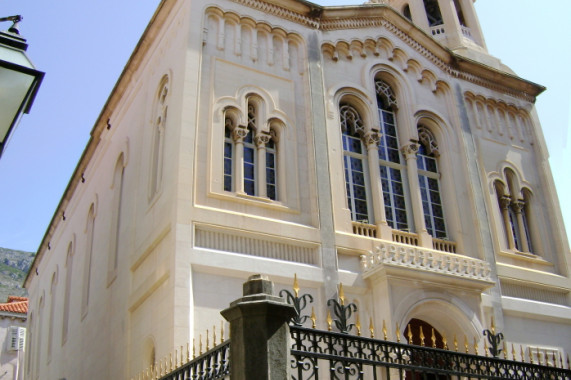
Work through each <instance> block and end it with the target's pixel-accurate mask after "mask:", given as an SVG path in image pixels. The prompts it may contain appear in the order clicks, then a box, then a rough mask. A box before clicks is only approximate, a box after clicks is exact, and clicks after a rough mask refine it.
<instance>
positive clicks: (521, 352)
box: [519, 344, 525, 363]
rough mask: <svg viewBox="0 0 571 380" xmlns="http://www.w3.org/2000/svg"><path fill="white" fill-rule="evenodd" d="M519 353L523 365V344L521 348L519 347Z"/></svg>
mask: <svg viewBox="0 0 571 380" xmlns="http://www.w3.org/2000/svg"><path fill="white" fill-rule="evenodd" d="M519 353H520V355H521V361H522V363H525V353H524V352H523V344H522V345H521V346H519Z"/></svg>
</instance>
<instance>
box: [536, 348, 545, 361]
mask: <svg viewBox="0 0 571 380" xmlns="http://www.w3.org/2000/svg"><path fill="white" fill-rule="evenodd" d="M535 352H537V362H538V363H539V365H543V363H542V360H541V355H540V354H539V347H536V348H535Z"/></svg>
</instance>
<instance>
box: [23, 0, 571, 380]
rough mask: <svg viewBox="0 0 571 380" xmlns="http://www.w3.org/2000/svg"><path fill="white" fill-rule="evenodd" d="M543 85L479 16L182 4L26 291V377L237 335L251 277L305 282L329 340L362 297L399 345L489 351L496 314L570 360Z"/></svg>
mask: <svg viewBox="0 0 571 380" xmlns="http://www.w3.org/2000/svg"><path fill="white" fill-rule="evenodd" d="M544 90H545V88H544V87H542V86H541V85H539V84H535V83H532V82H530V81H528V80H525V79H523V78H520V77H518V76H517V75H516V74H515V73H513V72H512V71H511V70H510V69H509V68H508V67H506V66H505V65H503V64H502V63H501V61H500V60H499V59H498V58H496V57H493V56H491V55H489V54H488V52H487V49H486V44H485V41H484V38H483V34H482V30H481V29H480V25H479V22H478V17H477V15H476V12H475V9H474V4H473V0H371V1H369V2H367V3H365V4H362V5H357V6H320V5H316V4H313V3H311V2H308V1H304V0H209V1H206V0H163V1H161V3H160V5H159V6H158V9H157V10H156V12H155V14H154V15H153V17H152V19H151V21H150V23H149V25H148V27H147V29H146V30H145V32H144V34H143V35H142V37H141V39H140V41H139V43H138V45H137V47H136V48H135V51H134V52H133V54H132V56H131V58H130V59H129V61H128V62H127V65H126V66H125V69H124V71H123V72H122V74H121V76H120V77H119V79H118V81H117V84H116V85H115V87H114V89H113V91H112V93H111V94H110V96H109V98H108V100H107V102H106V104H105V106H104V108H103V110H102V111H101V113H100V116H99V118H98V119H97V120H96V121H95V125H94V127H93V130H92V132H91V138H90V140H89V142H88V144H87V146H86V148H85V151H84V153H83V155H82V157H81V159H80V161H79V163H78V165H77V168H76V170H75V172H74V174H73V175H72V178H71V179H70V182H69V185H68V186H67V188H66V190H65V193H64V194H63V196H62V199H61V201H60V203H59V205H58V207H57V210H56V212H55V214H54V216H53V219H52V220H51V223H50V225H49V227H48V229H47V232H46V235H45V236H44V238H43V241H42V243H41V245H40V248H39V250H38V252H37V255H36V259H35V261H34V263H33V265H32V267H31V270H30V273H29V275H28V278H27V279H26V282H25V287H26V288H27V289H28V292H29V296H30V301H29V314H28V329H27V337H26V344H27V349H26V351H25V353H26V368H25V378H27V379H90V378H105V379H130V378H132V377H134V376H135V375H136V374H137V373H140V372H141V371H142V370H144V369H145V368H148V367H149V366H151V365H152V364H153V363H155V362H156V361H157V360H158V359H159V358H162V357H164V356H166V355H168V354H169V353H171V352H173V351H174V349H175V348H180V347H181V346H184V347H186V345H187V343H189V342H190V344H191V345H192V342H193V340H194V341H195V342H197V343H196V344H198V341H199V339H204V336H205V333H206V330H207V329H208V330H210V331H211V332H212V329H213V326H214V328H215V329H219V327H220V325H221V324H222V326H223V327H224V326H227V325H226V324H225V322H224V319H223V318H222V316H221V315H220V311H221V310H223V309H225V308H227V307H228V305H229V304H230V302H232V301H234V300H235V299H237V298H239V297H241V296H242V283H243V282H244V281H246V279H247V278H248V277H249V276H250V275H253V274H262V275H265V276H268V277H269V278H270V279H271V280H272V281H273V282H274V283H275V287H276V290H277V291H279V290H280V289H291V286H292V282H293V279H294V276H297V279H298V281H299V285H300V288H301V289H302V290H301V292H302V293H307V294H310V295H312V297H313V300H314V302H313V304H312V305H311V306H313V307H314V309H315V313H316V314H317V317H318V321H317V325H318V328H322V329H324V328H326V321H325V316H326V314H327V300H328V299H330V298H333V297H336V295H337V292H338V286H339V284H342V285H343V289H344V292H345V297H346V298H347V299H349V300H350V301H351V302H353V303H355V304H356V305H357V306H358V308H359V318H360V320H361V321H362V323H363V325H368V324H369V321H371V323H372V324H373V325H374V326H375V327H376V328H377V329H381V327H382V326H383V324H384V323H385V324H386V326H388V327H389V335H390V336H391V337H392V338H393V339H394V338H395V334H396V329H395V326H396V325H397V324H398V325H399V326H401V329H400V330H399V331H400V334H401V335H404V331H405V329H406V328H407V326H411V327H414V326H419V325H422V326H428V327H432V328H434V329H435V331H437V332H438V333H439V334H441V335H442V336H447V337H449V338H448V340H449V341H451V340H452V337H453V336H457V337H458V340H460V341H463V339H464V337H465V336H466V337H467V338H468V339H469V340H470V342H472V340H473V339H474V340H475V341H476V342H478V344H480V345H481V347H482V349H481V351H480V352H483V347H484V341H485V337H484V335H483V333H482V332H483V330H484V329H486V328H489V327H490V321H491V319H492V318H494V321H495V326H496V330H498V331H501V332H502V333H503V335H504V337H505V341H506V343H507V345H508V347H510V350H511V345H512V344H513V345H515V346H516V347H522V349H523V350H524V351H525V355H526V356H530V357H533V358H536V360H543V362H544V363H548V362H549V360H551V358H553V357H556V358H566V355H568V353H569V352H570V351H571V253H570V248H569V242H568V238H567V236H566V233H565V230H564V226H563V220H562V215H561V211H560V207H559V202H558V199H557V195H556V192H555V187H554V183H553V178H552V175H551V172H550V168H549V163H548V152H547V148H546V145H545V141H544V138H543V135H542V130H541V126H540V123H539V120H538V117H537V114H536V111H535V108H534V103H535V100H536V97H537V96H540V94H541V92H543V91H544ZM226 334H227V332H226ZM201 335H202V338H201V337H200V336H201ZM402 339H403V340H404V336H403V338H402ZM518 350H519V348H518ZM564 360H565V359H564Z"/></svg>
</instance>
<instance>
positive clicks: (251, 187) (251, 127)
mask: <svg viewBox="0 0 571 380" xmlns="http://www.w3.org/2000/svg"><path fill="white" fill-rule="evenodd" d="M256 125H257V115H256V106H255V105H254V104H253V103H250V102H249V103H248V126H247V134H246V137H244V192H245V193H246V194H248V195H256V145H255V144H254V136H255V134H256V130H257V129H256Z"/></svg>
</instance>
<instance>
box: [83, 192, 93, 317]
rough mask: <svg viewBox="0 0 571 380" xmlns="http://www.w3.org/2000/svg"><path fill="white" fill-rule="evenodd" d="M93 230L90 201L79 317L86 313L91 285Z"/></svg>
mask: <svg viewBox="0 0 571 380" xmlns="http://www.w3.org/2000/svg"><path fill="white" fill-rule="evenodd" d="M94 230H95V205H94V204H93V203H92V204H91V207H90V208H89V212H88V215H87V227H86V233H87V239H86V242H85V264H84V269H83V297H82V300H81V319H83V318H85V316H86V315H87V306H88V305H89V288H90V287H91V260H92V256H93V241H94V239H93V232H94Z"/></svg>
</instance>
